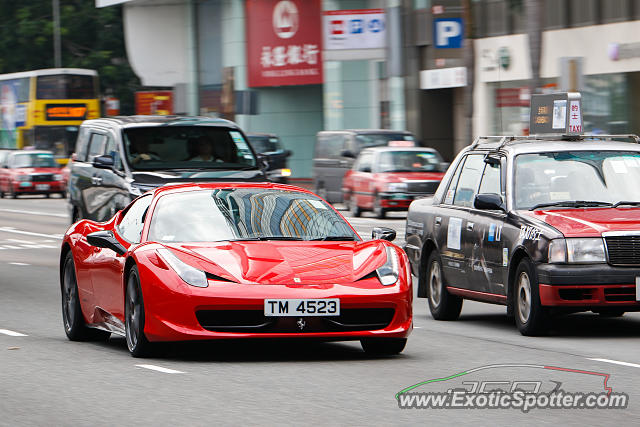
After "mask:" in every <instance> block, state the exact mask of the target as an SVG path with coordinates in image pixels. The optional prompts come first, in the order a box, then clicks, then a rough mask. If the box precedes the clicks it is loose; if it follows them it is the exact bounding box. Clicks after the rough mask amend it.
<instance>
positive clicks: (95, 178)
mask: <svg viewBox="0 0 640 427" xmlns="http://www.w3.org/2000/svg"><path fill="white" fill-rule="evenodd" d="M91 183H92V184H93V185H102V178H100V177H99V176H93V177H91Z"/></svg>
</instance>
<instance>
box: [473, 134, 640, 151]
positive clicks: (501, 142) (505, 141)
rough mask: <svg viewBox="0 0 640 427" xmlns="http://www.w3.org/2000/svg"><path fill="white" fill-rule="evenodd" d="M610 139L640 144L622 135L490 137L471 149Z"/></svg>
mask: <svg viewBox="0 0 640 427" xmlns="http://www.w3.org/2000/svg"><path fill="white" fill-rule="evenodd" d="M608 139H628V140H630V141H629V142H633V143H635V144H640V137H639V136H638V135H635V134H620V135H614V134H611V135H589V134H584V135H526V136H525V135H488V136H478V137H477V138H476V139H475V140H474V141H473V144H471V148H476V147H477V146H478V145H480V144H485V143H490V142H495V141H496V140H498V143H499V146H498V147H497V148H496V150H499V149H501V148H502V147H504V146H505V145H508V144H510V143H512V142H518V141H520V142H524V141H545V140H546V141H549V140H555V141H557V140H562V141H578V140H579V141H583V140H589V141H593V140H599V141H604V140H608Z"/></svg>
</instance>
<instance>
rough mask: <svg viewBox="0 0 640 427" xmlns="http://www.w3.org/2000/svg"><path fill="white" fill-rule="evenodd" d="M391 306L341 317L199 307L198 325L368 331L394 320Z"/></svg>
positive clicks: (276, 330) (229, 329)
mask: <svg viewBox="0 0 640 427" xmlns="http://www.w3.org/2000/svg"><path fill="white" fill-rule="evenodd" d="M394 314H395V310H394V309H393V308H347V309H341V310H340V316H326V317H322V316H307V317H303V319H304V321H305V326H304V328H303V329H300V327H299V326H298V319H300V317H266V316H265V315H264V312H263V310H198V311H196V318H197V319H198V322H199V323H200V325H201V326H202V327H203V328H204V329H206V330H208V331H212V332H244V333H305V332H348V331H369V330H376V329H384V328H386V327H387V326H388V325H389V324H390V323H391V320H392V319H393V316H394Z"/></svg>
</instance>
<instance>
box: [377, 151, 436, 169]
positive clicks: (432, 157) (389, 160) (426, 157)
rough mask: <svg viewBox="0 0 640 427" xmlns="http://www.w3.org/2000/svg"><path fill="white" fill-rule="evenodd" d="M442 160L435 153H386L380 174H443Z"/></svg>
mask: <svg viewBox="0 0 640 427" xmlns="http://www.w3.org/2000/svg"><path fill="white" fill-rule="evenodd" d="M441 162H442V158H441V157H440V155H439V154H438V153H436V152H435V151H415V150H413V151H409V150H408V151H384V152H382V153H380V159H379V161H378V164H377V168H378V172H441Z"/></svg>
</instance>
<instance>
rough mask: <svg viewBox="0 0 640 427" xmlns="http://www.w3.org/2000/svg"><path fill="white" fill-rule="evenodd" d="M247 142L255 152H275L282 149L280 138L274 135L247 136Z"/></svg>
mask: <svg viewBox="0 0 640 427" xmlns="http://www.w3.org/2000/svg"><path fill="white" fill-rule="evenodd" d="M247 139H249V143H250V144H251V147H253V149H254V150H255V152H256V153H275V152H277V151H282V147H281V146H280V140H279V139H278V138H276V137H275V136H262V135H261V136H248V137H247Z"/></svg>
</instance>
